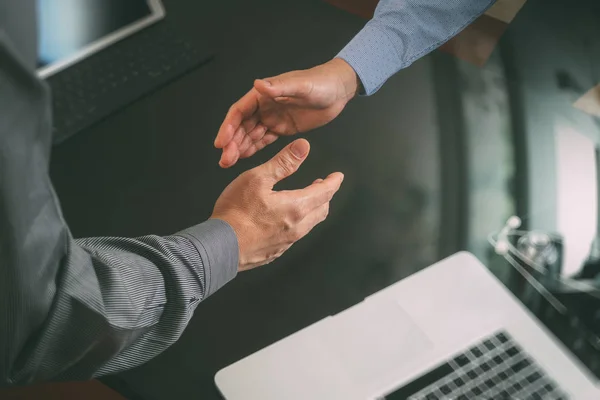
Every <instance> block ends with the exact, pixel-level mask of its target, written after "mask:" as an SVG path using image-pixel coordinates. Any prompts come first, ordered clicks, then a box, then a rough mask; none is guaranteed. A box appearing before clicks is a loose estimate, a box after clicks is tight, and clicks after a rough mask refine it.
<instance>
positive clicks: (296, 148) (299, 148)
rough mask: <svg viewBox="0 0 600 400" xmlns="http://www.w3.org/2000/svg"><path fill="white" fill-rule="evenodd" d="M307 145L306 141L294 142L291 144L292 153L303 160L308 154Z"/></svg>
mask: <svg viewBox="0 0 600 400" xmlns="http://www.w3.org/2000/svg"><path fill="white" fill-rule="evenodd" d="M309 146H310V145H309V144H308V142H307V141H306V140H296V141H295V142H294V143H292V149H291V150H292V153H294V155H295V156H296V157H298V158H304V156H306V154H307V153H308V149H309Z"/></svg>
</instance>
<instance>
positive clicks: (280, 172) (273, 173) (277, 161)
mask: <svg viewBox="0 0 600 400" xmlns="http://www.w3.org/2000/svg"><path fill="white" fill-rule="evenodd" d="M265 136H266V135H265ZM309 151H310V144H309V143H308V141H306V140H305V139H298V140H295V141H293V142H292V143H290V144H289V145H287V146H286V147H285V148H284V149H283V150H281V151H280V152H279V153H278V154H277V155H276V156H275V157H273V158H272V159H270V160H269V161H267V162H266V163H264V164H263V165H261V166H259V167H257V168H256V169H257V170H258V172H259V173H260V174H262V175H264V176H265V178H267V179H269V180H270V182H271V184H272V185H273V186H275V184H276V183H277V182H279V181H281V180H282V179H285V178H287V177H288V176H290V175H292V174H293V173H294V172H296V171H297V170H298V168H299V167H300V165H301V164H302V162H304V160H305V159H306V157H307V156H308V152H309Z"/></svg>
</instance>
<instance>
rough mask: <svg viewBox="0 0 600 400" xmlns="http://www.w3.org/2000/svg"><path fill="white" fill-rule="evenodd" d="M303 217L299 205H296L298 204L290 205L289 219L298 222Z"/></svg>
mask: <svg viewBox="0 0 600 400" xmlns="http://www.w3.org/2000/svg"><path fill="white" fill-rule="evenodd" d="M303 218H304V213H303V212H302V210H301V209H300V207H298V206H295V207H292V209H291V210H290V219H291V220H292V221H293V222H294V223H298V222H300V221H302V219H303Z"/></svg>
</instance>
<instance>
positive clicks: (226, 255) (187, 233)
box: [177, 219, 239, 298]
mask: <svg viewBox="0 0 600 400" xmlns="http://www.w3.org/2000/svg"><path fill="white" fill-rule="evenodd" d="M177 235H180V236H184V237H186V238H188V239H189V240H191V242H192V243H193V244H194V246H195V247H196V249H197V250H198V253H200V258H201V259H202V264H203V266H204V276H205V277H206V291H205V295H204V297H205V298H206V297H208V296H210V295H211V294H213V293H215V292H216V291H217V290H219V289H220V288H222V287H223V286H225V285H226V284H227V283H228V282H229V281H231V280H232V279H233V278H235V276H236V275H237V270H238V258H239V248H238V240H237V236H236V234H235V232H234V230H233V228H232V227H231V226H230V225H229V224H228V223H227V222H225V221H222V220H219V219H209V220H208V221H206V222H203V223H201V224H199V225H196V226H193V227H191V228H188V229H186V230H183V231H181V232H179V233H178V234H177Z"/></svg>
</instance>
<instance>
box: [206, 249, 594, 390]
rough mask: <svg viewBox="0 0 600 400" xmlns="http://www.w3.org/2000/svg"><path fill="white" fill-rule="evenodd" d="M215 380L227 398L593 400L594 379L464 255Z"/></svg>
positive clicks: (231, 368) (273, 347)
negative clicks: (539, 399) (502, 399)
mask: <svg viewBox="0 0 600 400" xmlns="http://www.w3.org/2000/svg"><path fill="white" fill-rule="evenodd" d="M215 381H216V384H217V386H218V388H219V390H220V391H221V393H222V394H223V396H224V397H225V398H226V399H227V400H238V399H239V400H254V399H256V400H281V399H286V400H307V399H327V400H330V399H343V400H353V399H356V400H367V399H373V400H375V399H388V400H395V399H429V398H432V399H461V400H462V399H474V398H475V399H477V398H500V399H501V398H507V399H512V398H515V399H529V398H533V399H535V398H542V399H584V400H587V399H590V400H592V399H600V389H599V388H598V387H597V386H596V383H595V379H594V378H593V376H592V375H591V374H589V373H588V372H587V370H586V369H585V368H584V367H583V366H582V365H581V364H580V362H579V361H578V360H576V359H575V357H573V356H572V355H571V354H570V352H568V350H567V349H566V348H565V347H564V346H562V344H560V343H559V342H558V341H556V340H555V339H554V337H553V336H552V335H551V334H550V333H549V332H548V331H547V330H546V329H545V327H543V326H541V324H540V323H539V322H538V321H537V320H536V319H535V317H534V316H532V315H531V314H530V313H529V311H528V310H527V309H526V308H525V307H524V306H523V305H522V304H521V303H519V302H518V301H517V300H516V299H515V298H514V297H513V296H512V294H511V293H510V292H509V291H508V290H507V289H506V288H505V287H504V286H503V285H502V284H501V283H500V282H499V281H498V280H497V279H496V278H495V277H494V276H493V275H492V274H491V273H490V272H489V271H488V270H487V268H485V267H484V266H483V265H481V263H480V262H479V261H478V260H477V259H476V258H475V257H473V256H472V255H470V254H468V253H459V254H457V255H455V256H452V257H450V258H448V259H446V260H444V261H441V262H439V263H437V264H435V265H433V266H431V267H429V268H427V269H425V270H423V271H421V272H419V273H417V274H415V275H413V276H411V277H409V278H407V279H405V280H403V281H401V282H398V283H396V284H395V285H392V286H390V287H388V288H387V289H384V290H382V291H381V292H378V293H376V294H375V295H373V296H371V297H369V298H367V299H365V301H364V302H362V303H360V304H358V305H356V306H354V307H352V308H350V309H348V310H346V311H344V312H342V313H340V314H338V315H335V316H333V317H329V318H326V319H324V320H322V321H320V322H318V323H316V324H314V325H312V326H310V327H308V328H306V329H304V330H302V331H300V332H297V333H295V334H293V335H291V336H289V337H287V338H285V339H283V340H281V341H279V342H277V343H275V344H273V345H271V346H269V347H267V348H265V349H263V350H261V351H259V352H257V353H255V354H253V355H251V356H249V357H247V358H245V359H243V360H241V361H239V362H237V363H235V364H233V365H231V366H229V367H227V368H225V369H223V370H221V371H219V373H217V375H216V377H215ZM428 396H429V397H428ZM504 396H507V397H504ZM537 396H541V397H537Z"/></svg>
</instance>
